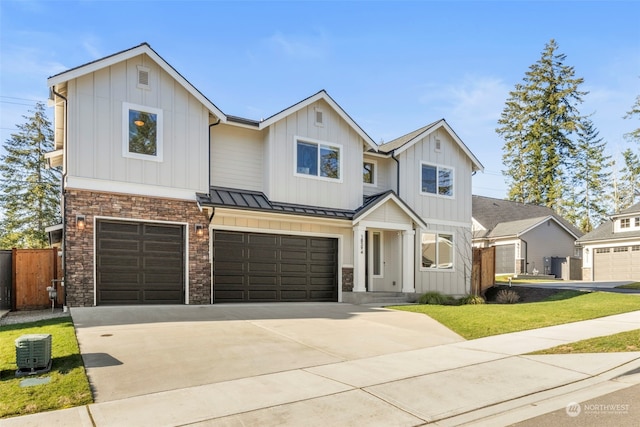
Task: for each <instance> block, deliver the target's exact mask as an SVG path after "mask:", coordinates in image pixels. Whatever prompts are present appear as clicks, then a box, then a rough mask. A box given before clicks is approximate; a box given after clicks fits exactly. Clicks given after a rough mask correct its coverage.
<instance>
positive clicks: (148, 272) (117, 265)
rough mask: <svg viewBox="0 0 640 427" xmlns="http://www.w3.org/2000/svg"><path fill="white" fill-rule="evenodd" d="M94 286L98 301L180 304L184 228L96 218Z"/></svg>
mask: <svg viewBox="0 0 640 427" xmlns="http://www.w3.org/2000/svg"><path fill="white" fill-rule="evenodd" d="M96 287H97V303H98V305H107V304H182V303H183V302H184V227H183V226H181V225H173V224H154V223H142V222H124V221H111V220H99V221H98V222H97V224H96Z"/></svg>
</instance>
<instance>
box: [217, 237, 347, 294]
mask: <svg viewBox="0 0 640 427" xmlns="http://www.w3.org/2000/svg"><path fill="white" fill-rule="evenodd" d="M230 233H235V234H236V236H232V235H230ZM213 235H214V239H213V240H214V241H213V246H214V301H215V302H271V301H337V293H338V292H337V240H336V239H329V238H326V239H323V238H309V237H307V236H288V235H275V234H273V235H272V234H260V233H241V232H226V231H218V230H215V231H214V234H213ZM239 235H242V236H244V237H240V236H239ZM312 241H316V243H315V245H316V248H315V249H313V250H311V248H312V246H313V244H312ZM323 247H324V248H325V249H322V248H323ZM240 249H242V251H240ZM232 251H234V252H235V253H242V255H246V257H244V256H243V257H235V258H234V261H235V262H230V260H229V256H228V254H229V253H231V252H232ZM314 258H315V259H314ZM267 273H268V274H267ZM316 276H324V277H316ZM234 278H235V280H234ZM315 287H319V288H320V289H319V291H320V292H315V294H314V293H313V292H312V290H314V291H315ZM314 295H320V296H314Z"/></svg>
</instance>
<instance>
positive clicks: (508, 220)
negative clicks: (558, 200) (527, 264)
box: [471, 195, 583, 239]
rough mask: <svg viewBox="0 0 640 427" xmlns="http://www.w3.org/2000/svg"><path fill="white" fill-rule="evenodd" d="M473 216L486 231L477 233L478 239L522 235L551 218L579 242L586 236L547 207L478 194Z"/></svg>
mask: <svg viewBox="0 0 640 427" xmlns="http://www.w3.org/2000/svg"><path fill="white" fill-rule="evenodd" d="M471 215H472V216H473V218H474V219H475V220H476V222H477V223H478V224H480V225H481V226H482V227H484V228H485V231H483V232H476V233H474V238H482V237H484V238H489V237H492V238H495V237H504V236H514V235H519V234H522V233H525V232H526V231H529V230H530V229H531V228H533V227H535V226H537V225H539V224H541V223H543V222H545V221H546V220H549V219H552V220H553V221H555V222H556V223H558V224H559V225H560V226H561V227H562V228H564V229H565V230H567V232H568V233H569V234H571V235H573V236H574V237H575V238H576V239H577V238H578V237H580V236H582V234H583V233H582V232H581V231H580V230H578V229H577V228H576V227H575V226H574V225H573V224H571V223H570V222H569V221H567V220H566V219H564V218H563V217H561V216H560V215H558V214H557V213H555V212H554V211H553V210H552V209H550V208H548V207H546V206H538V205H531V204H525V203H518V202H513V201H510V200H501V199H494V198H491V197H484V196H476V195H474V196H472V207H471Z"/></svg>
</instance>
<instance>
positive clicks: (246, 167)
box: [211, 124, 266, 191]
mask: <svg viewBox="0 0 640 427" xmlns="http://www.w3.org/2000/svg"><path fill="white" fill-rule="evenodd" d="M265 133H266V132H265V131H258V130H253V129H246V128H242V127H238V126H230V125H224V124H221V125H217V126H214V127H213V128H212V129H211V185H215V186H219V187H228V188H238V189H243V190H253V191H264V186H263V181H264V174H265V168H264V164H265V163H264V145H265V142H264V136H265Z"/></svg>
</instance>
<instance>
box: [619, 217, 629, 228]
mask: <svg viewBox="0 0 640 427" xmlns="http://www.w3.org/2000/svg"><path fill="white" fill-rule="evenodd" d="M629 227H631V218H622V219H621V220H620V228H629Z"/></svg>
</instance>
